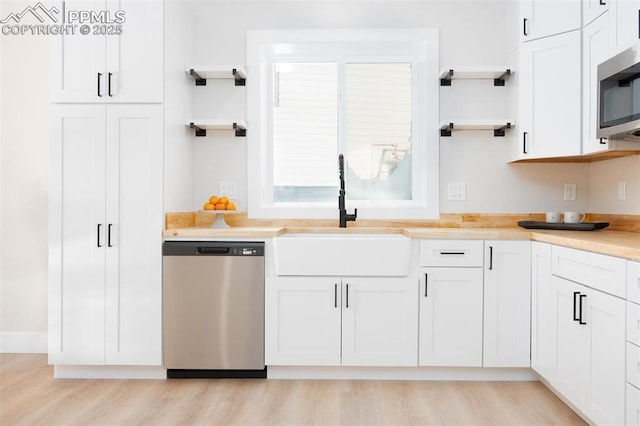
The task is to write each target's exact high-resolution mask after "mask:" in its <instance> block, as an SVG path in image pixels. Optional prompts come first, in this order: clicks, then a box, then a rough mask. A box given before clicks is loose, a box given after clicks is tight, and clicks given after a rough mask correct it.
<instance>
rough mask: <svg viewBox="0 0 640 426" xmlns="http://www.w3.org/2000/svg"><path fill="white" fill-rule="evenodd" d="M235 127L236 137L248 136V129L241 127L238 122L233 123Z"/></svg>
mask: <svg viewBox="0 0 640 426" xmlns="http://www.w3.org/2000/svg"><path fill="white" fill-rule="evenodd" d="M233 129H234V130H235V131H236V137H244V136H247V129H242V128H240V127H239V126H238V123H233Z"/></svg>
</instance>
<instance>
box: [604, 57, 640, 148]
mask: <svg viewBox="0 0 640 426" xmlns="http://www.w3.org/2000/svg"><path fill="white" fill-rule="evenodd" d="M598 137H599V138H614V139H623V140H632V141H640V44H637V45H635V46H633V47H630V48H629V49H626V50H624V51H622V52H620V53H619V54H617V55H615V56H614V57H612V58H611V59H609V60H607V61H605V62H603V63H601V64H600V65H598Z"/></svg>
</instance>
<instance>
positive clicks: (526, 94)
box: [515, 2, 582, 159]
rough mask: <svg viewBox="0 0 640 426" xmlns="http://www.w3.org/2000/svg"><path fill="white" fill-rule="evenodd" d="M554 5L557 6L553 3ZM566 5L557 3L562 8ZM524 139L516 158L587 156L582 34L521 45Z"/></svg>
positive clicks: (521, 113)
mask: <svg viewBox="0 0 640 426" xmlns="http://www.w3.org/2000/svg"><path fill="white" fill-rule="evenodd" d="M548 3H552V2H548ZM561 3H562V4H564V3H566V2H553V4H554V5H556V4H558V5H559V4H561ZM519 50H520V52H519V55H520V83H519V87H520V89H519V93H520V99H519V108H520V120H519V125H518V127H519V132H518V134H519V139H518V145H517V146H516V155H515V157H516V159H531V158H546V157H562V156H571V155H579V154H580V152H581V129H582V121H581V114H582V104H581V99H582V97H581V90H582V84H581V78H580V76H581V70H582V61H581V32H580V31H571V32H568V33H563V34H560V35H556V36H553V37H547V38H542V39H539V40H533V41H530V42H527V43H522V44H521V45H520V49H519Z"/></svg>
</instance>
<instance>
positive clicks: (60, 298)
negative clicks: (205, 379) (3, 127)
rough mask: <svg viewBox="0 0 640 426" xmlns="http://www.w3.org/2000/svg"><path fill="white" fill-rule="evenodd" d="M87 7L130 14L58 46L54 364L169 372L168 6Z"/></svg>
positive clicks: (52, 241) (83, 5) (148, 2)
mask: <svg viewBox="0 0 640 426" xmlns="http://www.w3.org/2000/svg"><path fill="white" fill-rule="evenodd" d="M89 5H90V6H91V7H92V8H93V9H96V8H97V9H96V10H112V9H114V8H115V7H116V6H117V9H120V10H123V11H124V12H125V14H126V18H127V19H126V22H125V23H124V25H123V33H122V35H113V34H112V35H93V34H88V35H81V34H75V35H68V36H64V37H63V36H60V37H59V38H56V39H54V41H53V45H52V58H51V59H52V60H51V67H52V70H53V71H52V90H51V100H52V105H51V153H50V155H51V190H50V224H49V226H50V236H49V245H50V249H49V274H50V278H49V363H50V364H55V365H73V366H83V365H84V366H88V365H89V366H99V365H130V366H160V365H161V363H162V344H161V331H162V330H161V324H162V321H161V310H162V277H161V270H162V253H161V247H162V229H163V200H162V196H163V189H162V182H163V134H164V131H163V105H162V101H163V78H162V70H163V26H164V18H163V15H164V5H163V3H162V2H161V1H157V0H137V1H128V0H122V1H119V2H112V1H106V2H76V1H66V2H65V8H66V10H71V9H72V8H76V9H78V10H86V9H87V7H88V6H89ZM125 34H126V35H125ZM142 46H144V48H141V47H142ZM151 70H153V72H152V74H154V75H153V76H152V78H147V77H145V76H143V75H140V72H144V73H150V72H151Z"/></svg>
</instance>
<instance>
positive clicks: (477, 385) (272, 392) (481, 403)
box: [0, 354, 585, 426]
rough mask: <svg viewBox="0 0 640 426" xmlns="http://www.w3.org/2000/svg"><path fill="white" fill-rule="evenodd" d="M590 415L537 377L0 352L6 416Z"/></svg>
mask: <svg viewBox="0 0 640 426" xmlns="http://www.w3.org/2000/svg"><path fill="white" fill-rule="evenodd" d="M60 424H73V425H89V424H95V425H129V424H142V425H177V424H180V425H200V424H202V425H205V424H206V425H431V424H451V425H546V424H566V425H574V424H576V425H577V424H580V425H582V424H585V423H584V422H583V421H582V419H580V417H578V416H577V415H576V414H575V413H574V412H573V411H572V410H571V409H569V408H568V407H567V406H566V405H564V404H563V403H562V402H561V401H560V400H559V399H558V398H557V397H556V396H555V395H553V394H552V393H551V392H550V391H549V390H548V389H546V388H545V387H544V385H542V384H541V383H538V382H426V381H373V380H372V381H354V380H344V381H341V380H340V381H338V380H330V381H329V380H326V381H325V380H220V379H218V380H199V379H197V380H194V379H191V380H175V379H174V380H75V379H74V380H71V379H57V380H56V379H53V368H52V367H51V366H49V365H47V360H46V355H26V354H0V425H3V426H4V425H60Z"/></svg>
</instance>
